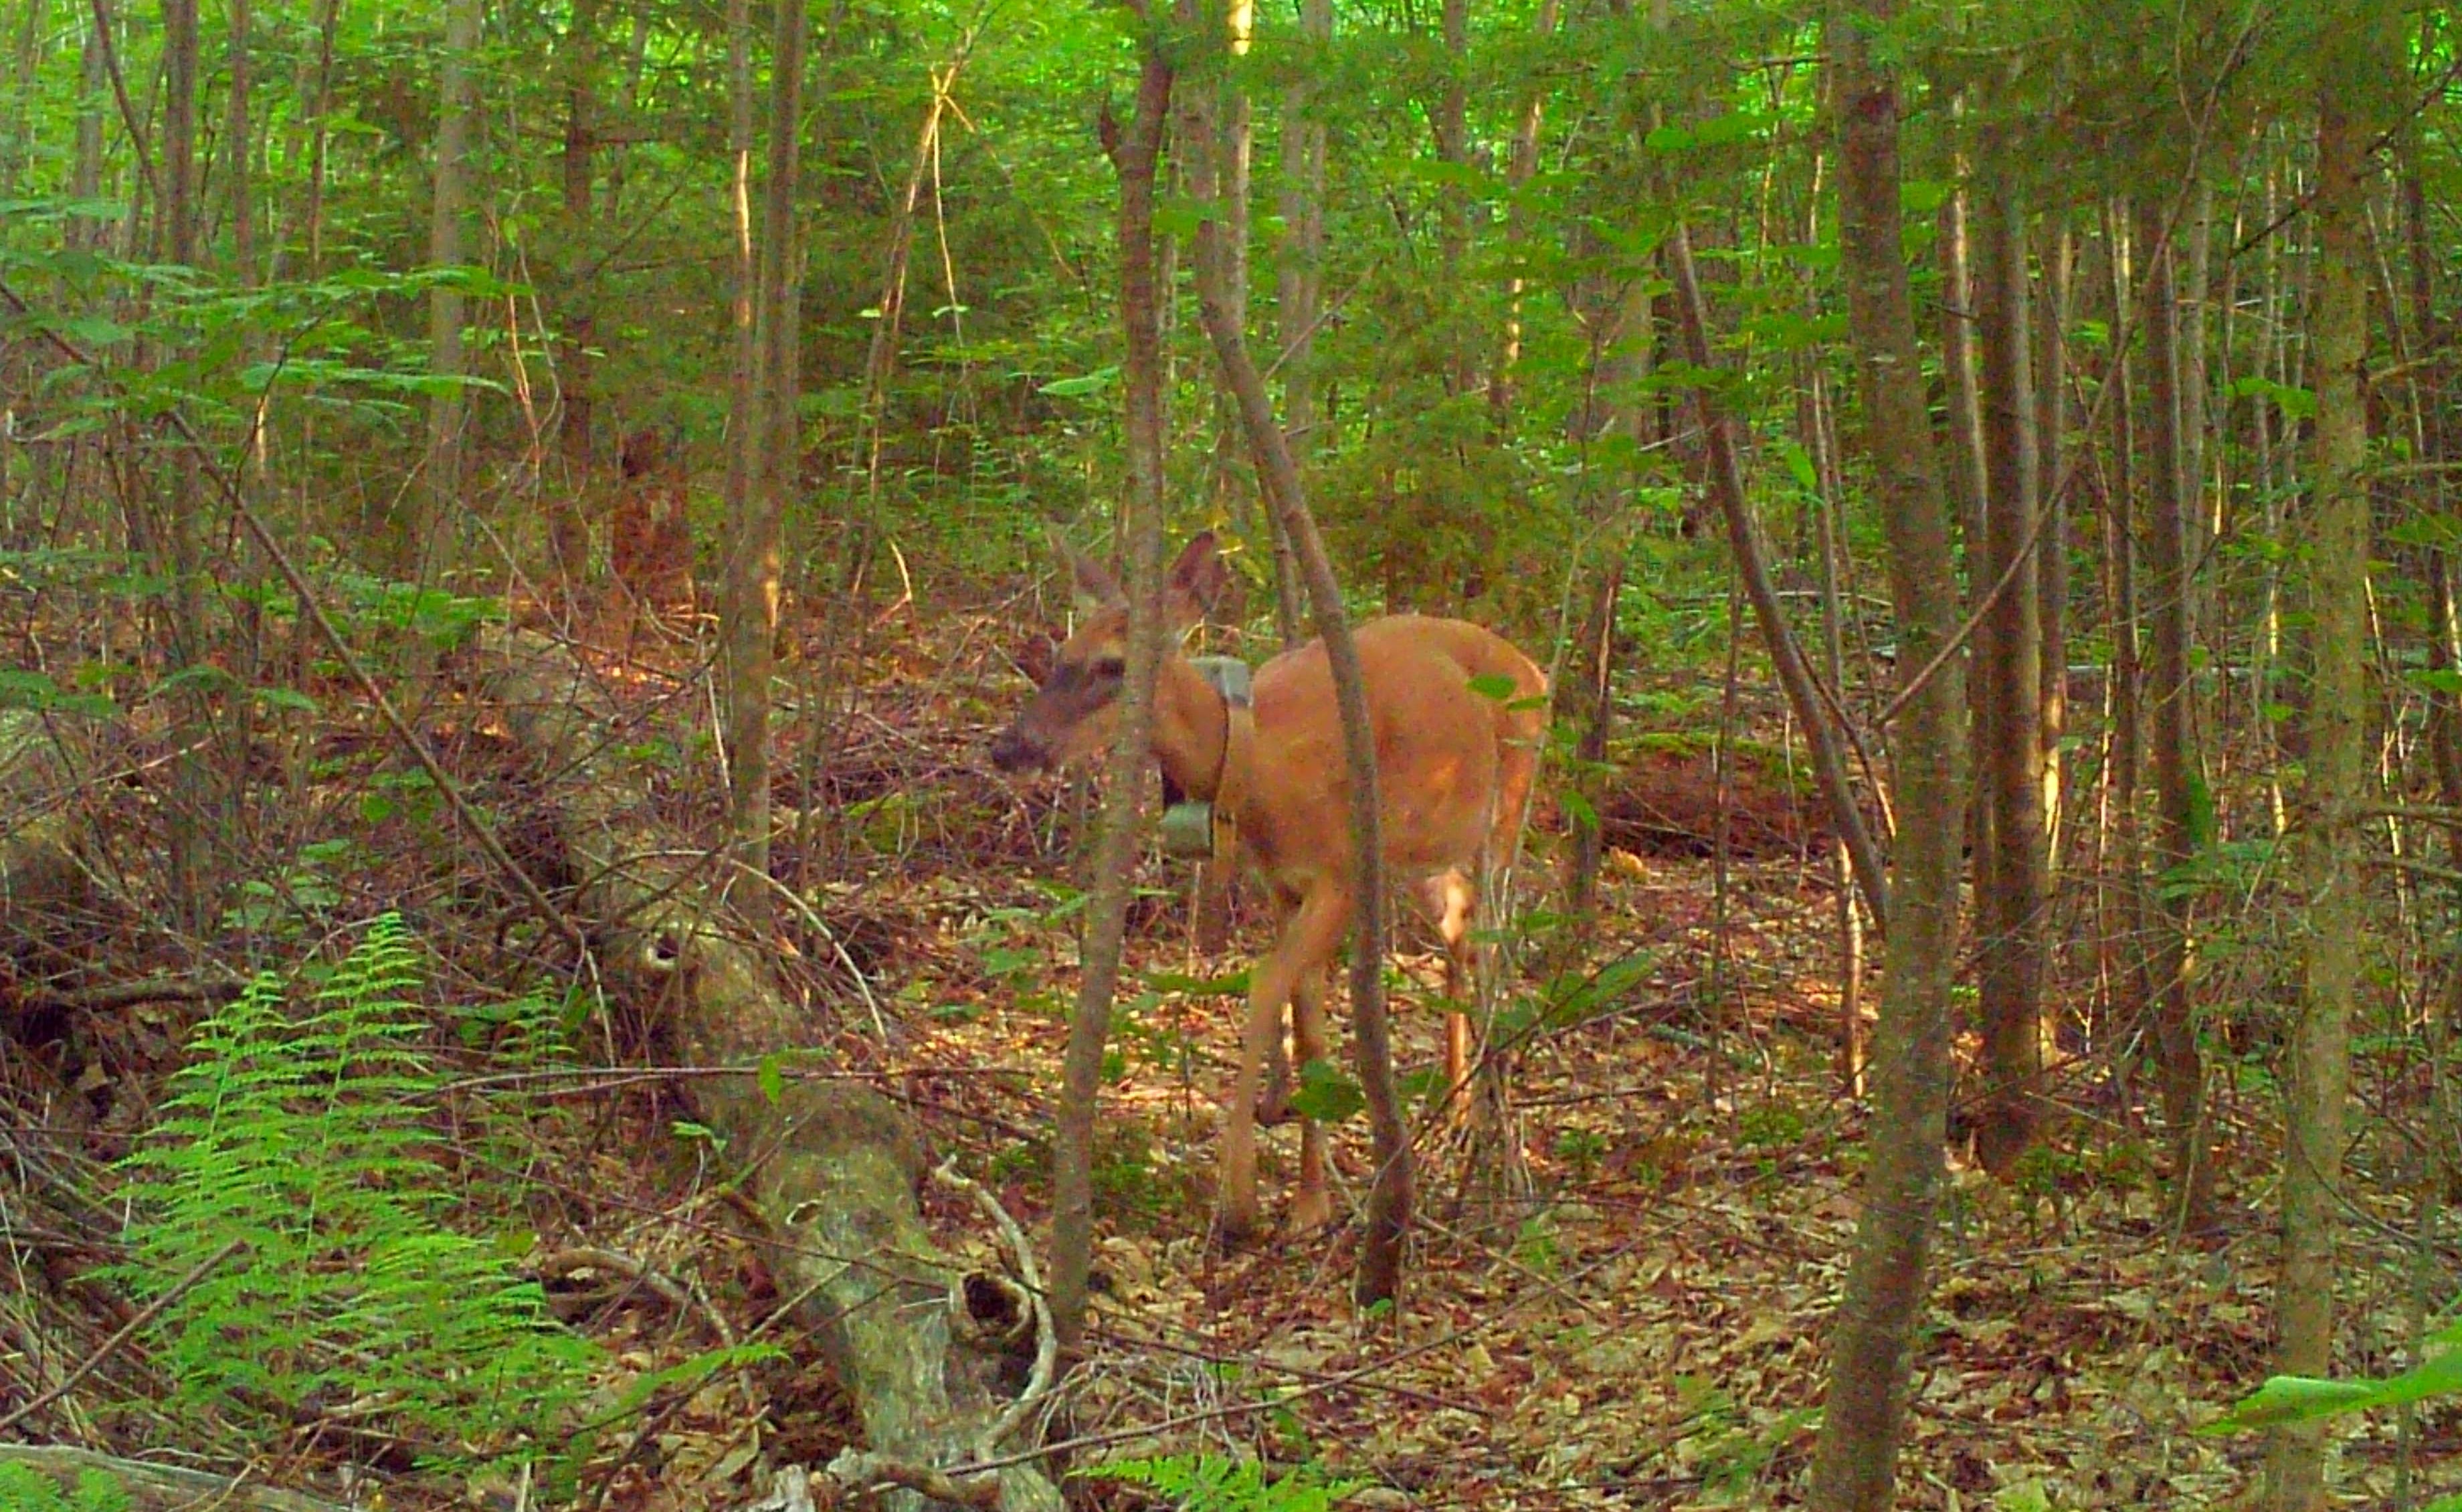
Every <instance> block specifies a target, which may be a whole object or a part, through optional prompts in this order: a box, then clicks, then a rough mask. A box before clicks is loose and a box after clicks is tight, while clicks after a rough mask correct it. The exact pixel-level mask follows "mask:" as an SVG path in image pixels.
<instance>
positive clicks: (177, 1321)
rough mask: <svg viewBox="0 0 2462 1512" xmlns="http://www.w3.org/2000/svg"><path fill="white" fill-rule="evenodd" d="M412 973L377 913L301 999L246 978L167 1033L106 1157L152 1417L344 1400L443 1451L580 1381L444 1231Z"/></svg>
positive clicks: (459, 1449)
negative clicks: (163, 1394)
mask: <svg viewBox="0 0 2462 1512" xmlns="http://www.w3.org/2000/svg"><path fill="white" fill-rule="evenodd" d="M420 977H421V972H420V967H419V956H418V953H417V951H416V950H415V948H414V946H413V944H412V942H411V940H410V939H409V937H408V935H407V934H406V932H405V931H404V929H403V927H402V924H401V921H400V918H399V917H397V916H394V915H386V916H384V917H382V918H378V919H377V920H375V921H374V922H373V923H371V924H370V925H369V926H368V928H367V931H366V934H365V936H364V938H363V939H362V940H360V941H359V943H358V944H357V946H356V948H354V949H353V950H352V951H351V952H350V953H349V955H348V956H347V957H346V958H344V959H343V961H341V962H340V963H339V964H338V965H337V966H335V968H334V969H333V970H332V971H331V973H330V974H329V975H327V976H326V977H325V978H324V980H323V981H322V983H319V984H317V985H314V986H313V988H312V989H310V990H308V991H306V992H305V993H304V995H303V996H302V998H301V1001H298V1002H297V1003H295V1004H294V1000H293V993H292V990H291V989H290V988H289V987H287V986H286V984H285V983H283V982H282V981H281V980H280V979H278V978H276V977H274V976H272V975H270V974H269V975H263V976H260V977H258V978H257V979H256V981H255V982H254V983H251V984H250V985H249V986H248V990H247V991H246V992H244V993H243V994H241V996H240V997H239V999H238V1000H237V1001H236V1002H234V1003H232V1004H230V1005H229V1006H228V1007H227V1008H224V1009H223V1010H221V1011H220V1012H217V1013H215V1014H214V1015H212V1016H211V1017H209V1018H207V1019H206V1020H205V1021H204V1022H203V1023H201V1024H200V1025H198V1026H197V1027H196V1029H195V1031H194V1032H193V1033H192V1034H191V1035H190V1036H189V1040H188V1047H187V1048H188V1051H189V1054H190V1057H191V1058H190V1060H189V1062H188V1064H187V1065H186V1066H185V1067H184V1069H181V1070H180V1071H179V1072H178V1073H177V1075H176V1076H175V1077H174V1079H173V1084H172V1095H171V1097H170V1099H169V1102H168V1105H167V1108H166V1110H165V1112H166V1116H165V1117H164V1118H163V1119H162V1122H161V1123H160V1124H159V1125H158V1126H157V1127H156V1129H155V1130H154V1131H153V1133H152V1134H150V1135H149V1136H148V1137H147V1138H146V1140H145V1141H144V1143H143V1144H142V1145H141V1146H140V1148H139V1150H138V1151H137V1152H136V1153H135V1154H134V1155H132V1156H130V1157H129V1160H128V1162H127V1168H128V1171H129V1173H130V1175H131V1177H132V1181H131V1185H130V1186H129V1188H128V1190H127V1193H126V1197H127V1199H128V1208H129V1213H130V1218H129V1229H128V1239H129V1243H130V1248H131V1250H132V1251H133V1254H134V1259H133V1260H132V1262H131V1263H130V1264H128V1265H127V1266H125V1267H124V1269H123V1272H122V1274H123V1275H124V1276H125V1278H126V1280H127V1282H128V1284H129V1285H130V1286H131V1288H132V1289H133V1290H134V1291H136V1292H137V1293H138V1294H139V1295H140V1297H142V1298H146V1299H151V1300H156V1301H160V1302H162V1303H163V1307H162V1313H161V1315H160V1316H159V1317H158V1318H156V1319H155V1320H154V1323H153V1339H154V1343H155V1347H156V1360H157V1363H158V1364H160V1365H161V1366H162V1367H163V1368H165V1369H166V1370H167V1371H168V1372H169V1374H170V1376H171V1378H172V1381H173V1397H172V1400H171V1402H170V1403H168V1404H167V1405H169V1406H170V1407H171V1408H173V1409H174V1410H175V1411H177V1410H179V1409H182V1408H187V1409H201V1408H202V1409H208V1410H210V1411H211V1412H213V1413H214V1414H216V1415H220V1416H222V1417H224V1418H225V1419H226V1420H229V1421H233V1422H236V1423H241V1424H248V1423H255V1424H260V1425H264V1426H268V1427H270V1426H274V1425H277V1424H279V1425H291V1424H295V1423H296V1422H298V1421H300V1420H301V1417H302V1415H308V1416H317V1415H330V1414H333V1413H335V1412H336V1411H344V1412H346V1413H347V1415H348V1417H349V1420H350V1421H351V1422H352V1423H353V1424H354V1425H355V1426H356V1427H360V1428H364V1429H369V1430H373V1431H377V1432H379V1433H382V1434H384V1435H387V1436H395V1437H398V1438H404V1439H408V1440H409V1441H410V1442H411V1443H413V1444H414V1445H417V1446H419V1447H421V1449H422V1450H423V1451H424V1452H425V1453H427V1454H429V1455H431V1456H435V1457H450V1456H458V1455H465V1454H492V1453H505V1452H512V1453H520V1452H522V1451H523V1450H524V1447H525V1445H526V1443H527V1442H528V1441H529V1440H530V1439H532V1438H534V1437H544V1436H546V1435H543V1434H541V1433H540V1432H539V1430H541V1429H545V1428H550V1427H551V1426H552V1425H555V1424H557V1423H558V1422H559V1421H560V1420H561V1419H562V1418H563V1417H564V1415H565V1413H566V1409H567V1408H568V1407H569V1406H570V1405H571V1404H572V1401H573V1399H574V1398H575V1396H576V1395H577V1393H578V1392H579V1390H580V1389H581V1386H582V1384H583V1369H584V1367H585V1366H586V1364H587V1363H588V1359H589V1352H590V1351H589V1350H588V1347H587V1346H586V1345H585V1344H584V1343H583V1342H582V1341H581V1340H579V1339H577V1338H575V1337H573V1336H572V1335H571V1334H569V1333H567V1332H565V1331H564V1330H563V1329H562V1328H559V1327H557V1326H556V1324H555V1323H554V1321H553V1320H552V1319H551V1317H550V1315H549V1313H548V1311H547V1307H546V1303H545V1298H544V1296H543V1295H542V1293H541V1291H540V1289H539V1286H538V1285H537V1284H536V1283H535V1282H532V1281H528V1280H525V1279H523V1278H522V1277H520V1276H519V1275H518V1274H517V1273H516V1272H515V1270H514V1269H513V1267H512V1264H510V1262H509V1261H508V1258H507V1257H506V1255H505V1254H504V1253H503V1251H502V1248H501V1247H500V1246H499V1245H497V1244H495V1243H493V1242H490V1241H489V1239H487V1238H486V1237H485V1236H480V1235H474V1234H470V1233H465V1232H461V1231H459V1230H457V1229H456V1228H455V1227H454V1226H453V1220H455V1219H456V1218H457V1217H459V1216H460V1215H459V1214H458V1213H457V1211H456V1208H457V1203H456V1202H455V1199H454V1193H453V1190H452V1188H451V1185H450V1183H449V1182H448V1181H447V1179H446V1177H445V1173H444V1171H443V1168H442V1166H441V1165H440V1163H439V1158H438V1157H439V1155H440V1153H441V1151H442V1139H441V1136H440V1134H439V1132H438V1129H437V1128H436V1127H435V1126H434V1124H433V1123H432V1122H431V1117H432V1114H433V1112H434V1110H435V1109H436V1108H437V1107H438V1106H439V1100H440V1096H441V1092H442V1078H441V1076H440V1074H439V1072H438V1070H437V1069H436V1068H435V1067H434V1066H433V1065H432V1063H431V1062H430V1060H429V1058H428V1056H427V1055H426V1053H425V1052H424V1049H423V1048H422V1047H423V1046H424V1045H425V1043H426V1042H427V1039H428V1036H429V1034H430V1032H431V1025H430V1024H429V1022H428V1017H427V1014H426V1013H425V1011H424V1010H423V1009H422V1007H421V1004H420V1003H419V1002H418V1001H417V998H416V995H415V994H416V989H417V987H418V985H419V982H420ZM320 1410H321V1412H320Z"/></svg>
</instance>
